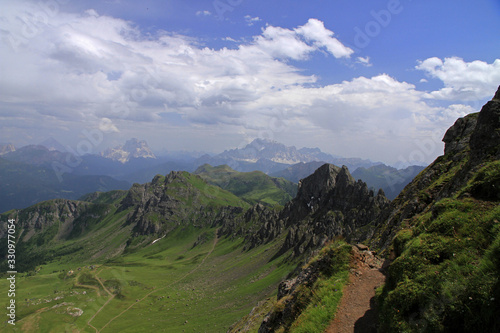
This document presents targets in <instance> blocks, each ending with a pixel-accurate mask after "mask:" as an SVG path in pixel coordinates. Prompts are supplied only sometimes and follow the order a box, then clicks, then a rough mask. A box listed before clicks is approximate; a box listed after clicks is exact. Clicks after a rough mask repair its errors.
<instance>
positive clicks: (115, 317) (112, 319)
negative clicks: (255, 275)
mask: <svg viewBox="0 0 500 333" xmlns="http://www.w3.org/2000/svg"><path fill="white" fill-rule="evenodd" d="M218 231H219V229H217V230H215V238H214V242H213V245H212V248H211V249H210V251H209V252H208V253H207V255H206V256H205V258H203V260H202V261H201V262H200V264H199V265H198V266H196V267H195V268H193V269H192V270H191V271H190V272H188V273H186V274H184V275H183V276H182V277H180V278H179V279H177V280H175V281H172V282H171V283H169V284H167V285H166V286H164V287H161V288H159V289H156V288H155V287H153V290H152V291H151V292H149V293H147V294H146V295H144V297H142V298H141V299H139V300H137V301H136V302H135V303H132V304H131V305H130V306H129V307H128V308H126V309H125V310H123V311H122V312H120V313H119V314H118V315H116V316H114V317H113V318H111V319H110V320H109V321H108V322H107V323H106V324H105V325H104V326H103V327H101V329H100V330H98V329H97V328H96V327H94V326H92V325H91V324H90V322H91V321H92V320H93V319H94V318H95V316H97V314H98V313H99V312H100V311H101V310H102V309H103V308H104V307H105V306H106V305H107V304H108V303H109V302H110V301H111V300H112V299H113V298H114V297H115V295H112V294H111V293H110V292H109V291H108V290H107V289H106V288H104V285H103V284H102V282H101V281H100V280H99V278H97V274H96V278H97V280H98V281H99V283H100V284H101V285H102V286H103V288H104V290H106V291H107V292H108V294H110V295H111V296H112V297H110V298H109V299H108V300H107V301H106V303H104V304H103V306H101V308H100V309H99V310H98V311H97V312H96V313H95V314H94V315H93V316H92V318H90V319H89V321H88V322H87V325H88V326H90V327H92V328H93V329H95V331H96V332H97V333H100V332H102V331H103V330H104V329H105V328H106V327H107V326H108V325H109V324H111V323H112V322H113V321H114V320H115V319H117V318H119V317H120V316H122V315H123V314H124V313H126V312H127V311H128V310H130V309H131V308H132V307H134V306H135V305H136V304H139V303H141V302H142V301H144V300H145V299H146V298H147V297H148V296H149V295H151V294H153V293H155V292H157V291H160V290H163V289H166V288H168V287H171V286H172V285H174V284H176V283H178V282H180V281H182V280H184V279H185V278H186V277H188V276H189V275H191V274H193V273H194V272H196V271H197V270H198V269H199V268H200V267H201V266H202V265H203V264H204V263H205V261H206V260H207V258H208V257H209V256H210V255H211V254H212V252H213V251H214V250H215V246H216V245H217V242H218V241H219V238H218V237H217V234H218ZM101 271H102V270H101Z"/></svg>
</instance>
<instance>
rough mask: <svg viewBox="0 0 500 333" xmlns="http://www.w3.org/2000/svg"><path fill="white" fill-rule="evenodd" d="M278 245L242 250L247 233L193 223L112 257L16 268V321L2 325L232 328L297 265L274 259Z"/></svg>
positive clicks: (1, 285) (2, 286)
mask: <svg viewBox="0 0 500 333" xmlns="http://www.w3.org/2000/svg"><path fill="white" fill-rule="evenodd" d="M202 233H204V234H205V235H206V236H207V235H208V237H205V239H206V241H205V242H204V243H203V244H199V245H197V246H195V247H193V244H194V243H195V242H196V240H197V239H198V236H199V235H200V234H202ZM279 244H280V242H273V243H272V244H268V245H266V246H261V247H258V248H255V249H252V250H250V251H243V242H242V239H234V240H230V239H228V238H221V239H217V238H216V229H213V228H212V229H208V228H206V229H197V228H194V227H186V228H184V229H179V230H176V231H175V232H173V233H171V234H170V235H168V236H167V237H165V238H163V239H160V240H158V241H156V242H155V243H154V244H150V245H148V246H145V247H143V248H141V249H140V250H139V251H137V252H133V253H129V254H126V255H124V256H121V257H118V258H117V259H114V260H111V261H108V262H104V263H100V264H93V263H92V261H91V260H86V261H85V262H78V261H73V262H62V261H61V260H56V261H53V262H50V263H48V264H45V265H41V266H39V267H37V269H36V273H33V272H31V273H23V274H18V275H17V284H16V297H15V299H16V306H17V307H16V316H17V320H16V325H15V326H14V327H12V325H9V324H6V323H3V324H2V326H3V327H2V331H4V330H6V331H13V332H151V331H155V332H183V331H185V332H225V331H227V330H228V329H229V327H230V326H231V325H232V324H234V323H235V322H236V321H237V320H238V319H240V318H241V317H243V316H245V315H246V314H248V313H249V312H250V311H251V310H252V308H253V307H254V306H255V305H256V304H257V303H258V302H259V301H260V300H262V299H265V298H267V297H270V296H273V295H274V294H275V293H276V290H277V285H278V284H279V282H280V281H281V280H282V279H284V278H285V277H286V276H287V275H288V274H289V272H290V271H291V270H292V269H293V268H294V266H293V265H292V264H291V263H286V262H284V261H283V260H282V258H277V259H275V260H273V261H271V257H272V256H273V255H274V253H276V250H277V246H278V245H279ZM0 290H8V284H7V280H6V279H5V278H4V279H2V280H1V281H0ZM7 302H8V299H7V294H6V293H1V294H0V303H2V304H7Z"/></svg>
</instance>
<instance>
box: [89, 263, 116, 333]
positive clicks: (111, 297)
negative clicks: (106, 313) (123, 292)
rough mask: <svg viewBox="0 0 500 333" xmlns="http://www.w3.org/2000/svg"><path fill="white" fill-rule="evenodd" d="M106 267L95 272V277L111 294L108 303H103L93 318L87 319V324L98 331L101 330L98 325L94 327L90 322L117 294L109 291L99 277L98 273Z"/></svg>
mask: <svg viewBox="0 0 500 333" xmlns="http://www.w3.org/2000/svg"><path fill="white" fill-rule="evenodd" d="M105 269H107V267H105V268H102V269H101V270H100V271H99V272H97V273H96V274H95V276H94V277H95V278H96V279H97V281H98V282H99V283H100V284H101V286H102V288H103V289H104V291H105V292H106V293H107V294H108V295H109V298H108V300H107V301H106V303H104V304H103V305H102V306H101V307H100V308H99V310H97V311H96V313H94V315H93V316H92V317H91V318H90V319H89V320H88V321H87V325H89V326H90V327H92V328H93V329H94V330H95V331H96V332H99V330H98V329H97V328H96V327H94V326H93V325H92V324H91V323H90V322H91V321H92V320H94V318H95V316H97V315H98V314H99V312H101V310H102V309H104V307H105V306H106V305H108V303H109V302H111V300H112V299H113V298H115V295H113V294H112V293H111V292H110V291H109V290H108V289H107V288H106V287H105V286H104V284H103V283H102V281H101V279H99V277H98V275H99V274H100V273H101V272H102V271H103V270H105ZM97 289H98V291H97V293H98V295H100V294H99V288H97Z"/></svg>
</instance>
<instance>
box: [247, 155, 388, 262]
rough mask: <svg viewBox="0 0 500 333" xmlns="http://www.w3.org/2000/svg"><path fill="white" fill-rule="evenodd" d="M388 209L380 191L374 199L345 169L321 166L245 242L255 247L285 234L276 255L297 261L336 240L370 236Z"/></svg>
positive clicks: (363, 184) (364, 185) (371, 192)
mask: <svg viewBox="0 0 500 333" xmlns="http://www.w3.org/2000/svg"><path fill="white" fill-rule="evenodd" d="M388 206H389V200H388V199H387V198H386V197H385V196H384V194H383V191H379V193H377V195H375V194H374V193H373V191H370V190H369V189H368V187H367V185H366V184H365V183H363V182H362V181H356V180H355V179H354V178H353V177H352V176H351V174H350V173H349V170H348V169H347V168H346V167H345V166H344V167H342V168H339V167H337V166H334V165H332V164H324V165H323V166H321V167H320V168H319V169H318V170H316V172H315V173H314V174H312V175H311V176H309V177H307V178H305V179H303V180H302V181H301V182H300V183H299V189H298V193H297V196H296V197H295V199H293V200H292V201H291V202H290V203H288V204H287V205H286V206H285V208H284V209H283V210H282V211H281V212H280V213H279V215H278V216H277V217H274V218H270V219H266V220H265V222H264V223H262V224H261V225H260V229H259V231H258V232H256V233H252V234H249V235H248V237H247V239H248V241H249V242H250V244H251V247H254V246H257V245H260V244H263V243H266V242H268V241H269V240H271V239H274V238H275V237H277V236H278V235H280V234H282V233H284V232H286V233H287V235H286V238H285V242H284V244H283V246H282V248H281V250H280V251H279V252H278V254H277V255H280V254H282V253H285V252H286V251H288V250H290V249H293V253H292V256H294V257H297V256H301V255H303V254H304V253H306V252H307V251H311V250H313V249H316V248H318V247H320V246H322V245H323V244H324V243H325V242H326V241H327V240H328V239H332V238H333V237H335V236H343V237H345V238H346V239H347V240H348V241H362V240H364V239H366V238H367V237H369V236H371V235H372V234H373V232H374V229H375V227H376V225H375V224H374V222H375V221H376V219H377V217H378V215H379V214H380V212H381V211H383V210H384V209H387V208H388Z"/></svg>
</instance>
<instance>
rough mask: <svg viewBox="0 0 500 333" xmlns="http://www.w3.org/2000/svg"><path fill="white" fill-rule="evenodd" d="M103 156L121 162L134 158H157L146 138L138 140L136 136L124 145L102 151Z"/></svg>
mask: <svg viewBox="0 0 500 333" xmlns="http://www.w3.org/2000/svg"><path fill="white" fill-rule="evenodd" d="M101 156H102V157H105V158H109V159H111V160H113V161H118V162H121V163H127V162H129V161H130V160H131V159H133V158H153V159H156V156H155V154H154V153H153V152H152V151H151V149H150V148H149V146H148V143H147V142H146V141H145V140H138V139H136V138H132V139H130V140H127V141H126V142H125V144H124V145H120V146H117V147H114V148H108V149H106V150H105V151H104V152H102V153H101Z"/></svg>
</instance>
